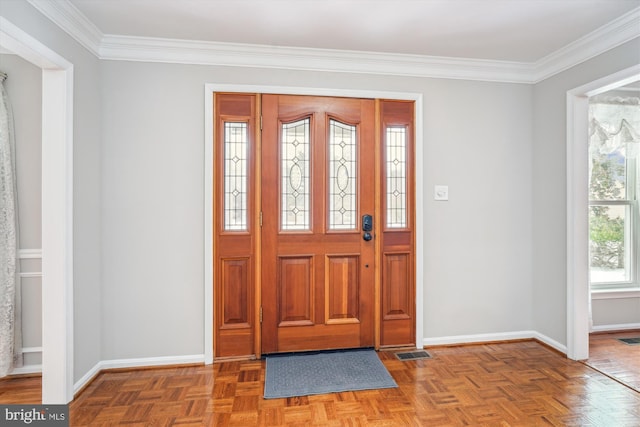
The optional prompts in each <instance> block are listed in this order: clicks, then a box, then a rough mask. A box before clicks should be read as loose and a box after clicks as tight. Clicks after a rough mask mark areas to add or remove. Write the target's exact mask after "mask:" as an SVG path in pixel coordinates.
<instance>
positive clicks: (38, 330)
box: [0, 55, 42, 370]
mask: <svg viewBox="0 0 640 427" xmlns="http://www.w3.org/2000/svg"><path fill="white" fill-rule="evenodd" d="M0 70H1V71H3V72H5V73H7V75H8V78H7V80H5V82H4V85H5V88H6V89H7V93H8V95H9V98H10V102H11V106H12V109H13V121H14V131H15V132H14V134H15V140H16V179H17V183H18V216H19V223H20V244H19V248H20V250H21V254H22V256H25V255H24V250H36V251H41V248H42V239H41V237H42V236H41V234H42V229H41V223H42V215H41V211H42V203H41V197H42V191H41V190H42V185H41V181H42V173H41V171H42V168H41V166H42V165H41V161H40V160H41V153H42V150H41V147H42V145H41V142H40V141H41V139H42V70H41V69H40V68H38V67H36V66H34V65H33V64H31V63H29V62H27V61H25V60H24V59H22V58H20V57H19V56H17V55H0ZM31 256H34V257H35V258H22V259H21V260H20V271H21V273H22V276H23V277H22V278H21V280H20V282H21V288H22V307H21V308H22V346H23V347H27V348H37V347H41V346H42V304H41V303H42V277H38V274H41V273H42V266H41V256H42V255H41V253H40V254H39V255H38V254H37V253H33V254H32V255H31ZM41 361H42V354H41V353H40V352H28V353H25V355H24V365H25V368H26V369H29V370H33V369H34V365H36V368H35V369H39V368H37V365H40V364H41Z"/></svg>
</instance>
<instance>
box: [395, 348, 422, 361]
mask: <svg viewBox="0 0 640 427" xmlns="http://www.w3.org/2000/svg"><path fill="white" fill-rule="evenodd" d="M396 357H397V358H398V359H400V360H418V359H430V358H431V355H430V354H429V353H427V352H426V351H424V350H417V351H403V352H401V353H396Z"/></svg>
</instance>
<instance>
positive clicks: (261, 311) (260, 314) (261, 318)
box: [260, 307, 262, 323]
mask: <svg viewBox="0 0 640 427" xmlns="http://www.w3.org/2000/svg"><path fill="white" fill-rule="evenodd" d="M260 323H262V307H260Z"/></svg>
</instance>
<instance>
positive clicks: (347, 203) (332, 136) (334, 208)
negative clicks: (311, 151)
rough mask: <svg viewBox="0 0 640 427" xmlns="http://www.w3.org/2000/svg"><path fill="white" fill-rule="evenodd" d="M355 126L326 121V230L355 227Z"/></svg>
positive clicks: (356, 215)
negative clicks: (327, 184)
mask: <svg viewBox="0 0 640 427" xmlns="http://www.w3.org/2000/svg"><path fill="white" fill-rule="evenodd" d="M357 152H358V151H357V139H356V127H355V126H351V125H347V124H344V123H340V122H338V121H336V120H329V229H330V230H352V229H355V228H356V227H357V225H356V220H357V217H358V214H357V210H356V205H357V190H356V189H357V188H358V185H357V184H358V183H357V170H358V169H357V166H358V165H357V163H358V162H357Z"/></svg>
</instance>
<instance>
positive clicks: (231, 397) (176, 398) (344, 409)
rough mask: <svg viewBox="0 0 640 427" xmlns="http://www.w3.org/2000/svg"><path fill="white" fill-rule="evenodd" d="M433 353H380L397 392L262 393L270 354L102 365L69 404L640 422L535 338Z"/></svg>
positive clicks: (257, 414)
mask: <svg viewBox="0 0 640 427" xmlns="http://www.w3.org/2000/svg"><path fill="white" fill-rule="evenodd" d="M428 351H429V352H430V353H431V354H432V356H433V358H432V359H424V360H416V361H408V362H406V361H399V360H397V359H396V358H395V356H394V355H393V353H391V352H380V353H379V356H380V358H381V360H382V361H383V363H384V364H385V366H386V367H387V368H388V370H389V372H390V373H391V374H392V375H393V377H394V378H395V380H396V382H397V383H398V386H399V387H398V388H396V389H383V390H370V391H358V392H345V393H335V394H324V395H317V396H308V397H298V398H289V399H272V400H265V399H263V398H262V392H263V387H264V374H265V364H264V362H263V361H242V362H225V363H218V364H214V365H211V366H189V367H177V368H176V367H174V368H165V369H148V370H137V371H127V372H104V373H102V374H100V375H99V376H98V377H97V378H96V379H95V380H94V381H93V382H92V383H91V385H89V387H87V388H86V389H85V390H84V391H83V392H82V393H81V394H80V396H78V397H77V398H76V400H74V401H73V402H72V403H71V406H70V412H71V425H72V426H108V425H128V426H152V425H153V426H171V425H176V426H203V425H211V426H242V427H247V426H462V425H476V426H480V425H482V426H605V427H606V426H616V427H621V426H634V427H637V426H638V425H640V393H638V392H635V391H633V390H631V389H630V388H628V387H625V386H624V385H621V384H620V383H618V382H616V381H614V380H612V379H611V378H609V377H607V376H605V375H603V374H601V373H599V372H597V371H596V370H594V369H592V368H590V367H588V366H585V365H584V364H582V363H579V362H574V361H571V360H568V359H566V358H565V357H564V356H562V355H560V354H558V353H556V352H554V351H552V350H550V349H548V348H547V347H545V346H543V345H541V344H539V343H537V342H535V341H525V342H515V343H501V344H491V345H489V344H487V345H477V346H465V347H441V348H434V349H428ZM3 383H5V381H0V402H2V401H4V400H5V399H6V398H7V393H6V387H5V386H4V385H3Z"/></svg>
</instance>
